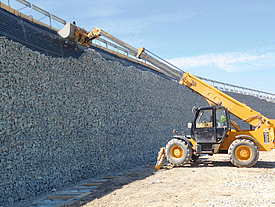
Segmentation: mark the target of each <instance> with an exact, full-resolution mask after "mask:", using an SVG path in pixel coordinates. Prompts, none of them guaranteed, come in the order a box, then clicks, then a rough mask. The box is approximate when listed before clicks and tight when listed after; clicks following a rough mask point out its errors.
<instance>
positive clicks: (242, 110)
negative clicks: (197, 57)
mask: <svg viewBox="0 0 275 207" xmlns="http://www.w3.org/2000/svg"><path fill="white" fill-rule="evenodd" d="M180 83H181V84H182V85H185V86H187V87H189V88H190V89H192V90H193V91H195V92H197V93H198V94H200V95H201V96H203V97H204V98H205V99H206V100H207V102H208V103H209V104H210V105H218V106H219V105H220V106H224V107H225V108H227V110H228V111H229V112H230V113H232V114H234V115H235V116H237V117H238V118H240V119H241V120H243V121H245V122H247V123H248V124H250V125H252V126H254V127H255V128H259V127H260V126H261V125H262V124H264V125H266V126H268V127H274V123H275V120H272V119H268V118H267V117H265V116H263V115H262V114H260V113H259V112H257V111H255V110H253V109H251V108H250V107H249V106H247V105H245V104H244V103H241V102H239V101H237V100H236V99H234V98H232V97H231V96H229V95H227V94H225V93H223V92H222V91H220V90H218V89H216V88H214V87H213V86H211V85H209V84H207V83H205V82H204V81H202V80H200V79H199V78H197V77H195V76H193V75H191V74H189V73H188V72H186V73H184V75H183V77H182V78H181V80H180Z"/></svg>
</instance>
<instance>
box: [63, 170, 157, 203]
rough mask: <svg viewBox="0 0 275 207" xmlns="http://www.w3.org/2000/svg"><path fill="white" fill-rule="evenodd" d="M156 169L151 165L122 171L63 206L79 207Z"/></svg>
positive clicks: (146, 175)
mask: <svg viewBox="0 0 275 207" xmlns="http://www.w3.org/2000/svg"><path fill="white" fill-rule="evenodd" d="M156 171H157V170H155V169H153V166H149V167H146V168H143V169H141V170H139V171H129V172H126V173H124V174H123V175H122V176H120V177H117V178H114V179H109V180H108V181H106V182H103V183H102V184H101V185H100V186H99V187H98V188H96V189H95V190H93V191H92V193H91V195H89V196H87V197H85V198H83V199H81V200H79V201H77V202H75V203H74V204H71V205H65V206H64V207H79V206H83V205H85V204H86V203H89V202H91V201H93V200H95V199H99V198H101V197H103V196H106V195H108V194H110V193H112V192H113V191H115V190H117V189H121V188H122V187H123V186H125V185H128V184H130V183H132V182H135V181H137V180H143V179H145V178H147V177H150V176H152V175H154V173H155V172H156Z"/></svg>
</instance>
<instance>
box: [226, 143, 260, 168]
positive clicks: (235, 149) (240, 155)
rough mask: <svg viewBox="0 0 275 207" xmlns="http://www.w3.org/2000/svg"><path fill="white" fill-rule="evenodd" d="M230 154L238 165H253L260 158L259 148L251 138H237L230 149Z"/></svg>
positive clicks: (232, 160)
mask: <svg viewBox="0 0 275 207" xmlns="http://www.w3.org/2000/svg"><path fill="white" fill-rule="evenodd" d="M228 156H229V159H230V160H231V162H232V164H233V165H235V166H237V167H252V166H253V165H255V164H256V163H257V161H258V159H259V149H258V147H257V145H256V144H255V143H254V142H253V141H251V140H248V139H236V140H235V141H233V142H232V143H231V145H230V147H229V149H228Z"/></svg>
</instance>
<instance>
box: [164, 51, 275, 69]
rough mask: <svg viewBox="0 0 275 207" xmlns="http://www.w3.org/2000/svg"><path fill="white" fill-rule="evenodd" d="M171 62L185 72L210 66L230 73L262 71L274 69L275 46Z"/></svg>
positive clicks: (175, 59) (184, 58)
mask: <svg viewBox="0 0 275 207" xmlns="http://www.w3.org/2000/svg"><path fill="white" fill-rule="evenodd" d="M271 50H272V51H271ZM169 62H171V63H172V64H174V65H176V66H178V67H179V68H181V69H183V70H187V69H190V68H196V67H208V66H210V67H218V68H220V69H223V70H226V71H228V72H238V71H249V70H260V69H265V68H270V67H274V62H275V46H272V47H267V48H262V49H256V50H252V51H247V52H226V53H222V54H216V53H211V54H205V55H200V56H194V57H182V58H174V59H171V60H169Z"/></svg>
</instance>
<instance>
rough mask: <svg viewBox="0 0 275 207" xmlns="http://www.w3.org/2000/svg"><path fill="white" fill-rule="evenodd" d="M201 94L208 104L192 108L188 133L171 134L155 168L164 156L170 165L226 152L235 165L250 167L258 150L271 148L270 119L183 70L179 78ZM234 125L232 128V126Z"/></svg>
mask: <svg viewBox="0 0 275 207" xmlns="http://www.w3.org/2000/svg"><path fill="white" fill-rule="evenodd" d="M180 84H182V85H185V86H187V87H189V88H190V89H192V90H193V91H195V92H197V93H198V94H200V95H201V96H203V97H204V98H205V99H206V100H207V102H208V103H209V105H210V106H208V107H201V108H196V109H195V110H194V112H195V117H194V120H193V121H192V122H191V123H188V128H190V129H191V135H189V136H188V135H187V136H185V135H182V136H180V135H178V134H177V133H176V135H175V136H173V139H171V140H170V141H169V142H168V143H167V145H166V147H165V148H161V150H160V152H159V156H158V161H157V163H156V165H155V168H156V169H159V168H160V167H161V165H162V163H163V160H164V158H165V157H166V158H167V160H168V162H169V163H171V164H172V165H174V166H181V165H185V164H186V163H188V162H189V161H191V160H193V161H195V160H197V159H198V158H199V156H200V155H201V154H210V155H213V154H216V153H220V154H221V153H223V154H224V153H227V154H228V156H229V159H230V160H231V162H232V163H233V164H234V165H235V166H238V167H251V166H253V165H255V164H256V162H257V161H258V158H259V151H270V150H273V149H274V124H275V120H274V119H269V118H267V117H265V116H263V115H262V114H260V113H259V112H257V111H254V110H253V109H251V108H250V107H249V106H246V105H245V104H243V103H241V102H239V101H237V100H236V99H234V98H232V97H230V96H228V95H227V94H225V93H223V92H222V91H220V90H218V89H216V88H214V87H213V86H211V85H209V84H207V83H205V82H204V81H202V80H200V79H199V78H197V77H195V76H193V75H191V74H189V73H188V72H185V73H184V75H183V77H182V78H181V80H180ZM230 114H233V115H235V116H236V117H238V118H240V119H241V120H243V121H245V122H247V123H248V124H249V125H250V126H251V129H249V130H242V129H241V127H240V126H239V125H238V124H237V123H236V122H234V121H233V120H231V119H230ZM233 128H234V129H233Z"/></svg>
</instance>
